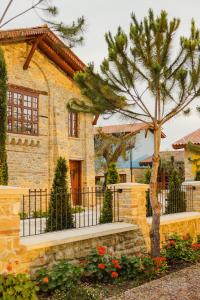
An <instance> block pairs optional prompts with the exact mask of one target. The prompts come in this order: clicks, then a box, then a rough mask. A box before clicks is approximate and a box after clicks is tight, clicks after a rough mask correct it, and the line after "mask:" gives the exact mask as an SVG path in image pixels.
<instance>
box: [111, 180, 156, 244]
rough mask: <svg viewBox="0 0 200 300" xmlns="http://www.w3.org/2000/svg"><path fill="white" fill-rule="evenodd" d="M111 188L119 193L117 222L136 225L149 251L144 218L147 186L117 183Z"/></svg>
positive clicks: (147, 229) (146, 224)
mask: <svg viewBox="0 0 200 300" xmlns="http://www.w3.org/2000/svg"><path fill="white" fill-rule="evenodd" d="M112 187H114V188H115V190H118V191H119V193H118V194H117V195H118V199H119V220H120V221H121V222H127V223H132V224H137V225H138V226H139V228H140V229H141V232H142V234H143V237H144V239H145V242H146V246H147V249H148V250H149V247H150V238H149V225H148V223H147V217H146V192H147V190H148V187H149V186H148V185H147V184H140V183H118V184H113V185H112Z"/></svg>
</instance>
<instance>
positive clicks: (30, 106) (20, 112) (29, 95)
mask: <svg viewBox="0 0 200 300" xmlns="http://www.w3.org/2000/svg"><path fill="white" fill-rule="evenodd" d="M16 96H17V98H15V97H16ZM18 96H19V97H20V96H21V99H20V100H19V98H18ZM19 101H20V102H21V103H20V102H19ZM25 112H26V113H25ZM15 124H17V126H16V127H15ZM25 124H26V126H27V127H25ZM28 128H29V131H28ZM7 131H8V132H9V133H15V134H23V135H28V136H38V135H39V94H38V93H34V92H28V91H25V90H23V89H19V88H18V89H17V88H11V87H9V89H8V101H7Z"/></svg>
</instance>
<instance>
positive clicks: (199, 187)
mask: <svg viewBox="0 0 200 300" xmlns="http://www.w3.org/2000/svg"><path fill="white" fill-rule="evenodd" d="M183 185H184V186H186V185H190V186H192V187H193V193H192V194H191V197H192V199H189V200H188V201H190V203H191V201H192V202H193V203H192V205H191V204H190V205H189V206H193V209H192V211H196V212H200V181H185V182H183Z"/></svg>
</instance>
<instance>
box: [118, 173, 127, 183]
mask: <svg viewBox="0 0 200 300" xmlns="http://www.w3.org/2000/svg"><path fill="white" fill-rule="evenodd" d="M126 177H127V176H126V174H124V173H122V174H119V181H120V183H125V182H127V181H126V180H127V178H126Z"/></svg>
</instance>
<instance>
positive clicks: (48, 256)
mask: <svg viewBox="0 0 200 300" xmlns="http://www.w3.org/2000/svg"><path fill="white" fill-rule="evenodd" d="M25 192H26V191H25V190H24V189H20V188H12V187H1V186H0V212H1V216H0V273H1V272H5V271H6V269H7V266H8V264H9V265H11V266H12V271H13V272H16V273H19V272H27V271H28V272H29V271H34V270H35V269H37V268H39V267H41V266H49V265H51V264H53V263H55V262H56V261H59V260H62V259H66V260H68V261H72V262H77V261H78V260H80V259H83V258H85V257H86V256H87V255H88V254H89V253H90V252H91V249H92V248H95V247H96V246H97V245H102V246H106V247H108V249H109V250H110V251H112V252H113V253H114V254H115V255H117V256H120V255H121V254H126V255H129V256H131V255H134V254H138V255H142V254H144V253H146V245H145V241H144V237H143V233H142V231H141V229H140V226H139V225H137V224H134V225H130V224H127V223H122V222H118V223H110V224H102V225H97V226H91V227H88V228H80V229H71V230H63V231H60V232H51V233H46V234H42V235H35V236H30V237H24V238H21V239H20V219H19V206H20V198H21V195H22V194H24V193H25Z"/></svg>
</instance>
